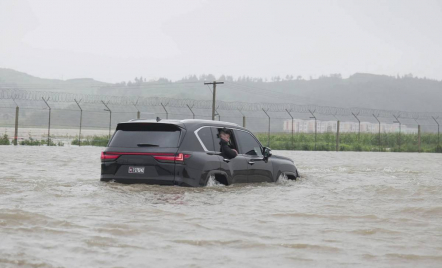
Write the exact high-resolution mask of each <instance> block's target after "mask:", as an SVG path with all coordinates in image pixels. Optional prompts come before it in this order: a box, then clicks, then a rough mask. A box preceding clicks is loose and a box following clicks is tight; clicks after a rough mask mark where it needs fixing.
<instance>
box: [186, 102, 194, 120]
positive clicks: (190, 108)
mask: <svg viewBox="0 0 442 268" xmlns="http://www.w3.org/2000/svg"><path fill="white" fill-rule="evenodd" d="M186 105H187V108H189V110H190V112H191V113H192V118H193V119H195V113H194V112H193V111H192V108H193V106H195V104H194V105H192V107H190V106H189V104H186Z"/></svg>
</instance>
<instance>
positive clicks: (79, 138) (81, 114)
mask: <svg viewBox="0 0 442 268" xmlns="http://www.w3.org/2000/svg"><path fill="white" fill-rule="evenodd" d="M74 101H75V103H77V106H78V108H79V109H80V133H79V134H78V146H79V147H80V146H81V123H82V121H83V109H81V106H80V102H81V100H80V101H77V100H76V99H74Z"/></svg>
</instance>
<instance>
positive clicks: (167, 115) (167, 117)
mask: <svg viewBox="0 0 442 268" xmlns="http://www.w3.org/2000/svg"><path fill="white" fill-rule="evenodd" d="M168 104H169V103H166V105H163V103H161V106H163V109H164V111H165V112H166V119H169V112H167V110H166V106H167V105H168Z"/></svg>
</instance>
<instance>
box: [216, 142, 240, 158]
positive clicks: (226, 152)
mask: <svg viewBox="0 0 442 268" xmlns="http://www.w3.org/2000/svg"><path fill="white" fill-rule="evenodd" d="M219 145H220V146H221V152H222V153H223V156H225V157H226V158H229V159H232V158H234V157H236V155H237V153H236V151H235V150H232V149H231V148H230V147H229V145H228V144H227V141H225V140H223V139H221V141H220V142H219Z"/></svg>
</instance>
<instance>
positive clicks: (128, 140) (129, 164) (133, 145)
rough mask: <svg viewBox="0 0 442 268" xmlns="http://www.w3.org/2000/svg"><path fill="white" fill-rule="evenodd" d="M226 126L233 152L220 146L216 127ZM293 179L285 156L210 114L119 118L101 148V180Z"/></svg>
mask: <svg viewBox="0 0 442 268" xmlns="http://www.w3.org/2000/svg"><path fill="white" fill-rule="evenodd" d="M226 129H227V130H228V131H229V134H230V142H229V146H230V148H232V149H233V150H234V151H236V152H237V153H238V154H237V155H236V157H234V158H231V159H228V158H225V157H223V154H222V153H221V152H220V133H221V132H222V130H224V131H225V130H226ZM280 176H284V177H286V178H288V179H292V180H295V179H296V178H297V177H298V171H297V169H296V167H295V165H294V163H293V161H292V160H291V159H289V158H286V157H282V156H276V155H272V153H271V150H270V149H269V148H267V147H264V146H262V145H261V143H260V142H259V141H258V139H257V138H256V137H255V136H254V135H253V134H252V133H251V132H250V131H248V130H247V129H245V128H243V127H241V126H239V125H237V124H232V123H228V122H221V121H210V120H195V119H186V120H159V119H157V120H140V119H138V120H131V121H129V122H124V123H119V124H118V125H117V128H116V131H115V133H114V135H113V136H112V138H111V139H110V141H109V143H108V147H106V149H105V150H104V152H102V154H101V181H116V182H121V183H147V184H159V185H180V186H192V187H197V186H206V185H207V182H208V180H209V178H210V177H212V178H214V179H215V180H216V181H218V182H219V183H221V184H224V185H230V184H234V183H251V182H275V181H277V180H278V178H279V177H280Z"/></svg>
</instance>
